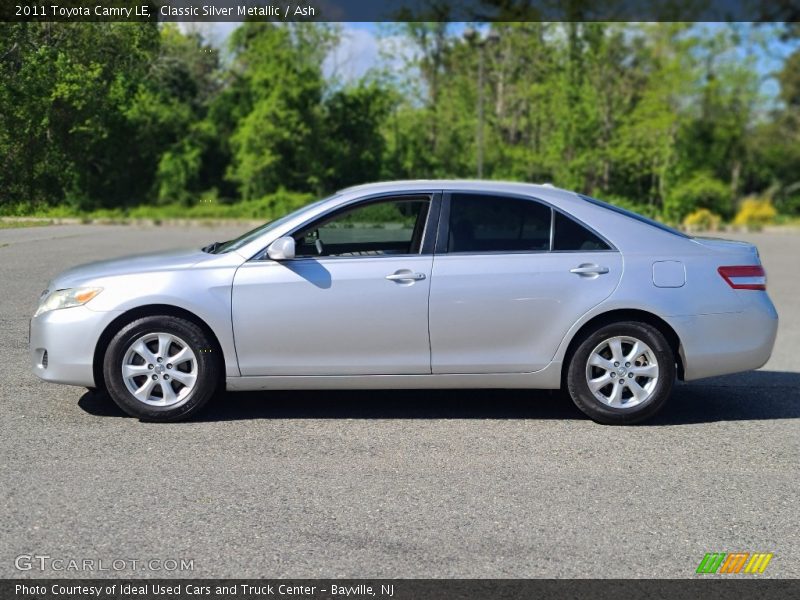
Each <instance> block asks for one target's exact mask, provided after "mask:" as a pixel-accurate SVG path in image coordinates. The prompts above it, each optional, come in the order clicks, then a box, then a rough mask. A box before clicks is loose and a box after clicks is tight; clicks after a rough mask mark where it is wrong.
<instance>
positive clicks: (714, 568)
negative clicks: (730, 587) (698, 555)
mask: <svg viewBox="0 0 800 600" xmlns="http://www.w3.org/2000/svg"><path fill="white" fill-rule="evenodd" d="M772 556H773V554H772V553H771V552H770V553H766V552H752V553H751V552H727V553H726V552H709V553H708V554H706V555H705V556H704V557H703V560H701V561H700V564H699V565H698V567H697V571H696V572H697V573H719V574H722V573H752V574H754V575H755V574H757V573H763V572H764V570H765V569H766V568H767V565H768V564H769V561H771V560H772Z"/></svg>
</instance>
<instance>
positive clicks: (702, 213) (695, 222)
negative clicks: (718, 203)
mask: <svg viewBox="0 0 800 600" xmlns="http://www.w3.org/2000/svg"><path fill="white" fill-rule="evenodd" d="M721 222H722V218H721V217H720V216H719V215H717V214H714V213H713V212H711V211H710V210H708V209H707V208H699V209H697V210H696V211H694V212H693V213H689V214H688V215H686V217H685V218H684V219H683V226H684V227H686V228H687V229H689V230H691V231H708V230H711V231H716V230H717V229H719V225H720V223H721Z"/></svg>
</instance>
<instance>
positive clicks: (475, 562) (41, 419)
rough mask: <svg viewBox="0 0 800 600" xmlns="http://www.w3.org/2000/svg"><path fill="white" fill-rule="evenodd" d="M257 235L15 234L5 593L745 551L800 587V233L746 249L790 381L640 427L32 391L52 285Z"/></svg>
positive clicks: (577, 419) (546, 568)
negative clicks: (62, 584)
mask: <svg viewBox="0 0 800 600" xmlns="http://www.w3.org/2000/svg"><path fill="white" fill-rule="evenodd" d="M240 229H242V228H231V227H226V228H214V229H212V228H208V227H186V228H179V227H166V226H164V227H150V228H144V227H134V226H94V225H91V226H90V225H83V226H81V225H74V226H50V227H36V228H25V229H9V230H6V229H0V349H2V359H0V403H1V404H0V577H41V576H47V577H59V576H67V577H76V576H82V577H85V576H101V577H104V576H136V577H140V576H142V577H171V576H175V577H189V576H195V577H323V578H339V577H342V578H344V577H401V578H411V577H436V578H439V577H463V578H484V577H492V578H495V577H496V578H505V577H513V578H517V577H521V578H528V577H533V578H535V577H600V578H607V577H608V578H610V577H646V578H650V577H668V578H683V577H694V576H695V569H696V568H697V565H698V563H699V562H700V560H701V559H702V558H703V556H704V554H705V553H707V552H733V551H744V552H771V553H774V558H773V559H772V561H771V562H770V564H769V566H768V568H767V570H766V571H765V573H764V574H763V575H761V577H794V578H797V577H800V517H799V516H800V509H799V508H798V506H799V505H798V495H799V494H798V492H800V477H798V475H800V468H799V465H800V267H798V262H800V233H798V232H793V233H792V232H787V233H772V234H748V235H739V236H735V237H738V238H741V239H747V240H750V241H753V242H755V243H756V244H757V245H758V246H759V248H760V250H761V254H762V258H763V261H764V263H765V265H766V268H767V271H768V275H769V285H768V287H769V293H770V295H771V297H772V299H773V301H774V302H775V304H776V306H777V308H778V312H779V313H780V317H781V324H780V330H779V334H778V341H777V346H776V348H775V352H774V354H773V357H772V359H771V360H770V361H769V363H768V364H767V365H766V366H765V367H764V368H763V369H761V370H759V371H755V372H750V373H746V374H740V375H733V376H729V377H719V378H714V379H709V380H704V381H699V382H695V383H690V384H680V385H678V386H677V388H676V389H675V391H674V394H673V397H672V398H671V400H670V402H669V404H668V406H667V407H666V408H665V410H664V411H663V412H662V413H661V414H660V415H659V416H658V417H657V418H656V419H654V420H653V421H651V422H649V423H647V424H645V425H640V426H635V427H604V426H600V425H597V424H595V423H593V422H591V421H589V420H588V419H586V418H584V417H583V416H582V415H581V413H579V411H578V410H577V409H576V408H574V407H573V406H572V404H571V402H570V401H569V400H567V399H564V398H563V397H560V396H559V395H558V394H552V393H548V392H541V391H539V392H537V391H530V392H528V391H491V390H490V391H481V390H475V391H425V390H423V391H381V392H369V391H352V392H347V391H342V392H324V391H315V392H280V393H275V392H272V393H245V394H227V395H225V396H224V397H223V398H222V399H221V400H219V401H217V402H216V403H215V404H214V405H213V406H211V407H210V408H209V409H208V410H207V411H206V412H204V413H203V414H202V415H201V417H200V419H199V420H198V421H194V422H190V423H178V424H166V425H163V424H149V423H140V422H138V421H137V420H136V419H132V418H128V417H126V416H124V415H123V414H122V413H121V412H120V411H119V410H118V409H117V408H116V407H115V406H114V405H113V404H111V403H110V402H109V401H104V400H103V399H102V398H100V397H97V396H95V395H93V394H90V393H88V392H86V390H84V389H81V388H75V387H67V386H58V385H53V384H47V383H44V382H41V381H39V380H38V379H37V378H36V377H34V375H33V374H32V373H31V370H30V368H29V364H28V356H27V329H28V319H29V317H30V315H31V314H32V312H33V310H34V309H35V305H36V302H37V299H38V296H39V293H40V292H41V290H42V289H44V287H45V285H46V283H47V281H48V280H49V278H50V277H52V276H53V275H55V274H56V273H58V272H59V271H61V270H63V269H65V268H68V267H70V266H74V265H76V264H79V263H83V262H88V261H90V260H95V259H97V258H100V257H112V256H118V255H124V254H130V253H136V252H144V251H151V250H158V249H167V248H174V247H182V246H200V245H203V244H205V243H208V242H210V241H214V240H224V239H228V238H230V237H232V236H233V235H235V234H236V233H238V232H239V230H240ZM728 237H733V236H730V235H729V236H728ZM20 556H22V557H23V558H22V559H19V557H20ZM26 556H29V557H32V558H29V559H26V558H25V557H26ZM41 556H49V557H50V558H48V559H42V558H36V557H41ZM56 560H61V561H62V562H61V563H56V562H55V561H56ZM69 560H76V561H84V560H90V561H95V562H94V563H92V564H93V565H94V566H95V571H94V572H92V571H76V570H63V569H69V566H70V565H71V563H69V562H68V561H69ZM151 560H156V561H160V562H159V563H152V564H151V566H152V568H153V570H149V569H144V570H142V563H145V562H148V561H151ZM171 560H175V561H181V560H183V561H184V566H185V570H180V568H177V569H169V567H172V566H173V563H171V562H168V561H171ZM112 561H117V562H116V563H112ZM119 561H124V564H125V567H124V568H122V569H121V570H117V569H116V568H115V566H116V567H119V566H121V565H122V564H123V563H120V562H119ZM131 561H136V564H137V567H136V568H135V569H134V568H133V567H132V566H131V565H132V562H131ZM189 561H191V566H192V569H191V570H189V569H188V566H189V565H188V562H189ZM15 563H16V564H15ZM41 564H44V565H45V569H44V570H43V571H42V570H40V568H39V566H40V565H41ZM159 564H160V567H159ZM178 564H180V563H178ZM28 565H31V566H32V568H31V569H29V570H19V569H18V568H17V567H22V568H25V567H26V566H28ZM101 566H105V567H106V570H104V571H98V570H97V569H99V568H101ZM58 567H60V568H61V569H59V568H58ZM167 569H168V570H167Z"/></svg>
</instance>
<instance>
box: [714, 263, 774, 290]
mask: <svg viewBox="0 0 800 600" xmlns="http://www.w3.org/2000/svg"><path fill="white" fill-rule="evenodd" d="M717 271H718V272H719V274H720V275H722V278H723V279H724V280H725V281H727V282H728V285H729V286H731V287H732V288H733V289H735V290H766V289H767V274H766V273H765V272H764V267H762V266H761V265H749V266H742V267H720V268H719V269H717Z"/></svg>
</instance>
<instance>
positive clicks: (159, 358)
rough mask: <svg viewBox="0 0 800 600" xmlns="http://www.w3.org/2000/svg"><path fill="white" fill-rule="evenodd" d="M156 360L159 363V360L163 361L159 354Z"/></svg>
mask: <svg viewBox="0 0 800 600" xmlns="http://www.w3.org/2000/svg"><path fill="white" fill-rule="evenodd" d="M156 360H157V361H158V362H160V363H161V362H164V359H163V358H161V357H160V356H159V357H158V358H157V359H156Z"/></svg>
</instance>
